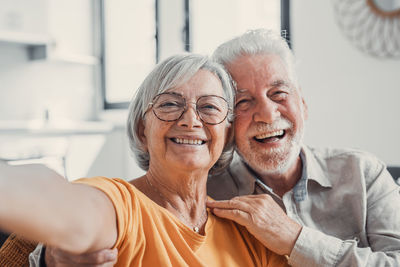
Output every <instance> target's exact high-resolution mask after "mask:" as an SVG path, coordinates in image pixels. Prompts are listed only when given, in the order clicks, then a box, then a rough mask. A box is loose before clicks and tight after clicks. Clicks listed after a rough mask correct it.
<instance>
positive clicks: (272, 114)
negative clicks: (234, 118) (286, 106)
mask: <svg viewBox="0 0 400 267" xmlns="http://www.w3.org/2000/svg"><path fill="white" fill-rule="evenodd" d="M280 116H281V113H280V112H279V110H278V104H277V103H275V102H274V101H272V100H271V99H269V98H268V97H265V98H263V99H259V101H258V103H257V105H256V110H255V112H254V114H253V120H254V121H255V122H264V123H273V122H274V121H275V120H276V119H278V118H279V117H280Z"/></svg>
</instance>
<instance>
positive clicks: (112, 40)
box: [102, 0, 157, 109]
mask: <svg viewBox="0 0 400 267" xmlns="http://www.w3.org/2000/svg"><path fill="white" fill-rule="evenodd" d="M156 13H157V1H156V0H154V1H148V0H146V1H144V0H141V1H132V0H118V1H112V0H103V5H102V21H103V27H102V31H103V60H104V61H103V68H102V76H103V79H102V87H103V94H104V107H105V108H106V109H107V108H126V107H127V106H128V104H129V101H130V100H131V98H132V96H133V93H134V92H135V91H136V89H137V88H138V87H139V86H140V84H141V82H142V81H143V80H144V78H145V77H146V75H147V74H148V72H149V71H150V70H151V69H152V68H153V67H154V64H155V63H156V59H157V41H156V40H157V30H156Z"/></svg>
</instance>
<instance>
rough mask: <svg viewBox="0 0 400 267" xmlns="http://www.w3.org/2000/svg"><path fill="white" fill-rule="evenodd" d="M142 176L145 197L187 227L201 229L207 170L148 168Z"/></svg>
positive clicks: (205, 196) (204, 213)
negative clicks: (205, 171) (201, 171)
mask: <svg viewBox="0 0 400 267" xmlns="http://www.w3.org/2000/svg"><path fill="white" fill-rule="evenodd" d="M161 174H162V175H161ZM143 179H145V180H146V183H147V190H146V193H145V194H146V195H147V196H148V197H149V198H151V199H152V200H153V201H154V202H156V203H157V204H158V205H160V206H162V207H164V208H165V209H167V210H168V211H170V212H171V213H173V214H174V215H175V216H176V217H178V218H179V219H180V220H181V221H182V222H183V223H185V224H186V225H187V226H188V227H190V228H192V229H194V228H196V227H197V228H199V229H202V230H204V229H203V228H204V224H205V222H206V220H207V211H206V201H207V190H206V183H207V173H205V174H202V173H185V174H182V173H179V172H169V173H166V172H165V171H164V172H159V171H157V170H154V169H151V168H150V169H149V171H148V172H147V173H146V175H145V176H144V177H143Z"/></svg>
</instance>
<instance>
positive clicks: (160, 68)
mask: <svg viewBox="0 0 400 267" xmlns="http://www.w3.org/2000/svg"><path fill="white" fill-rule="evenodd" d="M200 69H204V70H207V71H209V72H211V73H213V74H215V75H216V76H217V77H218V78H219V80H220V81H221V84H222V88H223V92H224V97H225V99H226V100H227V102H228V105H229V113H228V117H227V121H228V122H232V121H233V111H232V109H233V101H234V93H235V92H234V89H233V85H232V81H231V78H230V76H229V74H228V72H226V70H225V69H224V67H223V66H222V65H220V64H219V63H217V62H216V61H214V60H211V59H210V58H208V57H206V56H202V55H197V54H180V55H175V56H172V57H169V58H167V59H165V60H164V61H162V62H160V63H159V64H157V66H156V67H155V68H154V69H153V71H151V72H150V74H149V75H147V77H146V78H145V79H144V81H143V83H142V84H141V85H140V87H139V88H138V90H137V91H136V94H135V95H134V97H133V99H132V101H131V103H130V106H129V114H128V121H127V133H128V138H129V146H130V149H131V151H132V152H133V155H134V156H135V158H136V161H137V163H138V164H139V167H140V168H142V169H143V170H145V171H147V170H148V169H149V162H150V156H149V153H148V151H147V149H146V148H145V146H144V144H143V142H142V140H141V138H140V136H139V126H140V124H141V123H143V120H144V116H145V113H146V111H147V109H148V107H149V104H150V103H151V101H152V100H153V98H154V97H155V96H156V95H158V94H161V93H163V92H165V91H167V90H169V89H171V88H178V87H180V86H181V85H183V84H184V83H186V82H187V81H189V80H190V79H191V78H192V77H193V76H194V75H195V74H196V73H197V72H198V71H199V70H200ZM232 155H233V130H231V131H229V137H228V140H227V142H226V145H225V147H224V149H223V152H222V154H221V156H220V158H219V159H218V161H217V162H216V163H215V164H214V166H213V167H212V168H211V170H210V173H217V172H219V171H221V170H223V169H224V168H225V167H227V166H228V165H229V163H230V161H231V159H232Z"/></svg>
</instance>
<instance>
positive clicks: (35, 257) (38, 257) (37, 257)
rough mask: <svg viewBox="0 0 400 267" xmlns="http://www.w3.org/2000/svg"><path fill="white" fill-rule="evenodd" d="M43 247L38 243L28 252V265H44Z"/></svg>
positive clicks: (37, 266)
mask: <svg viewBox="0 0 400 267" xmlns="http://www.w3.org/2000/svg"><path fill="white" fill-rule="evenodd" d="M43 252H44V247H43V245H42V244H39V245H38V246H37V247H36V248H35V250H34V251H32V252H31V253H30V254H29V267H46V264H45V263H44V262H45V261H44V253H43Z"/></svg>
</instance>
